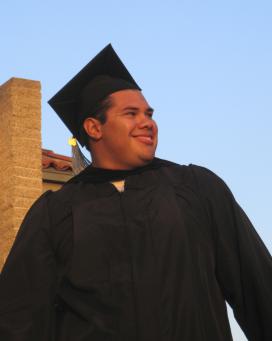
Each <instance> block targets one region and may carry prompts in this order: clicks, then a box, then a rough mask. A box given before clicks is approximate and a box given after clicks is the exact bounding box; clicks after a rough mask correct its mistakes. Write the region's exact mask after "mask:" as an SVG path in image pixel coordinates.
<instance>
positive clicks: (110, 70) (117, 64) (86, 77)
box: [48, 44, 141, 146]
mask: <svg viewBox="0 0 272 341" xmlns="http://www.w3.org/2000/svg"><path fill="white" fill-rule="evenodd" d="M125 89H136V90H141V89H140V87H139V86H138V85H137V83H136V82H135V80H134V79H133V78H132V76H131V75H130V73H129V72H128V70H127V68H126V67H125V65H124V64H123V63H122V61H121V60H120V58H119V57H118V55H117V54H116V52H115V51H114V49H113V47H112V46H111V44H109V45H107V46H106V47H105V48H104V49H103V50H102V51H101V52H99V53H98V54H97V55H96V56H95V57H94V58H93V59H92V60H91V61H90V62H89V63H88V64H87V65H86V66H85V67H84V68H83V69H82V70H81V71H80V72H79V73H78V74H77V75H76V76H75V77H74V78H72V79H71V80H70V81H69V82H68V83H67V84H66V85H65V86H64V87H63V88H62V89H61V90H60V91H59V92H58V93H57V94H56V95H55V96H53V97H52V98H51V99H50V100H49V101H48V103H49V104H50V106H51V107H52V108H53V109H54V110H55V112H56V113H57V114H58V116H59V117H60V118H61V120H62V121H63V122H64V124H65V125H66V126H67V128H68V129H69V130H70V131H71V132H72V134H73V135H74V137H75V138H76V139H77V140H78V141H79V142H80V144H81V145H82V146H84V145H85V144H86V138H85V137H86V133H85V131H84V129H82V124H83V122H84V120H85V119H86V118H87V117H90V116H93V112H94V110H95V108H96V107H97V105H98V103H99V102H101V101H102V100H103V99H105V98H106V97H107V96H108V95H110V94H112V93H114V92H116V91H120V90H125ZM84 134H85V136H84Z"/></svg>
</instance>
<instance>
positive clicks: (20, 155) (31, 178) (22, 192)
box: [0, 78, 42, 268]
mask: <svg viewBox="0 0 272 341" xmlns="http://www.w3.org/2000/svg"><path fill="white" fill-rule="evenodd" d="M0 188H1V191H0V268H1V265H2V264H3V262H4V260H5V258H6V256H7V253H8V251H9V249H10V246H11V244H12V242H13V240H14V237H15V235H16V232H17V230H18V228H19V226H20V224H21V221H22V219H23V217H24V216H25V214H26V212H27V210H28V209H29V207H30V206H31V204H32V203H33V201H34V200H35V199H36V198H37V197H38V196H39V195H40V194H41V193H42V176H41V94H40V82H38V81H31V80H25V79H18V78H11V79H10V80H9V81H8V82H6V83H5V84H3V85H2V86H0Z"/></svg>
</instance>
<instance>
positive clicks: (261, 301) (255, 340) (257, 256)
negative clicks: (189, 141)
mask: <svg viewBox="0 0 272 341" xmlns="http://www.w3.org/2000/svg"><path fill="white" fill-rule="evenodd" d="M192 167H193V171H194V174H195V175H196V179H197V182H198V186H199V189H200V190H201V193H202V195H203V196H204V200H205V203H206V207H207V210H208V215H209V217H210V222H211V224H212V226H213V231H214V242H215V257H216V277H217V281H218V283H219V285H220V287H221V290H222V293H223V295H224V297H225V299H226V301H227V302H228V303H229V304H230V306H231V307H232V309H233V312H234V316H235V318H236V320H237V322H238V323H239V325H240V327H241V328H242V329H243V331H244V333H245V335H246V336H247V338H248V340H250V341H271V340H272V258H271V255H270V254H269V252H268V250H267V249H266V247H265V245H264V244H263V242H262V240H261V239H260V237H259V236H258V234H257V232H256V231H255V229H254V227H253V226H252V224H251V222H250V220H249V219H248V217H247V216H246V214H245V213H244V211H243V210H242V208H241V207H240V206H239V205H238V203H237V202H236V201H235V199H234V197H233V195H232V193H231V192H230V190H229V189H228V187H227V186H226V185H225V183H224V182H223V181H222V180H221V179H220V178H219V177H217V176H216V175H215V174H214V173H212V172H211V171H209V170H207V169H204V168H202V167H197V166H192Z"/></svg>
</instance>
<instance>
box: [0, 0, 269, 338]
mask: <svg viewBox="0 0 272 341" xmlns="http://www.w3.org/2000/svg"><path fill="white" fill-rule="evenodd" d="M271 18H272V2H271V0H267V1H265V0H258V1H257V0H255V1H252V0H206V1H205V0H168V1H159V0H157V1H155V0H145V1H144V0H138V1H121V0H115V1H111V0H108V1H103V0H101V1H97V0H96V1H92V0H89V1H87V0H86V1H84V0H77V1H69V0H66V1H64V0H59V1H57V0H54V1H52V0H47V1H34V0H33V1H31V0H25V1H21V0H18V1H14V0H10V1H5V2H4V1H2V2H1V3H0V37H1V39H0V47H1V53H0V84H2V83H4V82H5V81H7V80H8V79H9V78H11V77H22V78H28V79H34V80H40V81H41V84H42V115H43V116H42V119H43V121H42V125H43V129H42V139H43V147H44V148H47V149H52V150H54V151H55V152H57V153H63V154H66V155H69V154H70V147H69V146H68V144H67V140H68V137H70V134H69V132H68V131H67V129H66V128H65V127H64V125H63V124H62V122H61V121H60V120H59V118H58V117H57V116H56V115H55V114H54V112H53V111H52V110H51V109H50V107H49V105H48V104H47V100H48V99H50V98H51V97H52V96H53V95H54V94H55V93H56V92H57V91H58V90H59V89H60V88H61V87H62V86H63V85H64V84H65V83H66V82H67V81H68V80H70V79H71V78H72V77H73V76H74V75H75V74H76V73H77V72H78V71H79V70H80V69H81V68H82V67H83V66H84V65H85V64H87V63H88V62H89V60H90V59H91V58H92V57H93V56H94V55H95V54H96V53H98V52H99V51H100V50H101V49H102V48H103V47H104V46H105V45H106V44H108V43H109V42H111V43H112V44H113V47H114V48H115V49H116V51H117V53H118V54H119V55H120V57H121V59H122V60H123V61H124V63H125V64H126V66H127V67H128V69H129V70H130V72H131V73H132V75H133V76H134V78H135V79H136V81H137V82H138V84H139V85H140V86H141V87H142V88H143V92H144V94H145V96H146V98H147V99H148V101H149V102H150V105H151V106H152V107H154V108H155V119H156V120H157V122H158V125H159V128H160V131H159V147H158V151H157V156H159V157H162V158H166V159H170V160H172V161H176V162H178V163H182V164H188V163H195V164H199V165H203V166H206V167H208V168H210V169H211V170H213V171H214V172H216V173H217V174H218V175H219V176H221V177H222V178H223V179H224V180H225V181H226V182H227V184H228V185H229V186H230V188H231V189H232V191H233V193H234V195H235V196H236V198H237V200H238V201H239V203H240V204H241V205H242V207H243V208H244V209H245V211H246V212H247V214H248V215H249V217H250V219H251V220H252V222H253V224H254V225H255V227H256V229H257V231H258V232H259V234H260V235H261V237H262V239H263V240H264V242H265V243H266V245H267V247H268V248H269V250H270V252H272V222H271V210H272V205H271V193H272V178H271V171H272V153H271V149H272V134H271V125H272V115H271V114H272V104H271V85H272V84H271V83H272V66H271V61H272V41H271V37H272V19H271ZM231 324H232V330H233V336H234V340H235V341H243V340H245V338H244V336H243V335H242V332H241V331H240V330H239V328H238V327H237V325H236V324H235V323H234V322H233V318H232V317H231Z"/></svg>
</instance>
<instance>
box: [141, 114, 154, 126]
mask: <svg viewBox="0 0 272 341" xmlns="http://www.w3.org/2000/svg"><path fill="white" fill-rule="evenodd" d="M153 127H154V121H153V120H152V119H151V118H150V116H148V115H145V114H144V115H141V117H140V119H139V128H141V129H143V128H146V129H153Z"/></svg>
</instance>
